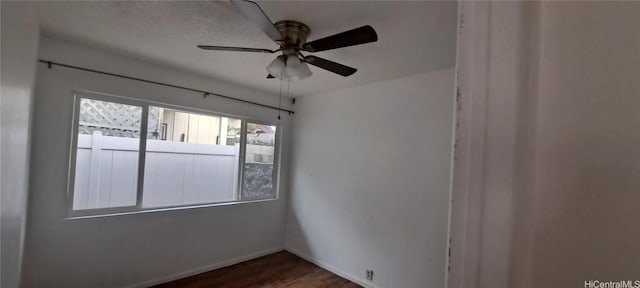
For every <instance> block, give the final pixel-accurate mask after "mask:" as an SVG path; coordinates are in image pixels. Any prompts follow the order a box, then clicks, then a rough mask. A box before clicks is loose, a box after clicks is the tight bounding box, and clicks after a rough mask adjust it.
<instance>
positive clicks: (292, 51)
mask: <svg viewBox="0 0 640 288" xmlns="http://www.w3.org/2000/svg"><path fill="white" fill-rule="evenodd" d="M231 4H233V6H234V7H235V9H236V10H237V11H238V12H239V13H240V14H242V15H243V16H245V17H246V18H247V19H249V21H251V22H253V24H255V25H256V26H258V28H260V30H262V31H263V32H264V33H265V34H267V36H269V38H271V40H273V41H274V42H276V44H277V45H278V47H279V48H277V49H275V50H271V49H264V48H246V47H228V46H210V45H198V47H199V48H201V49H204V50H216V51H235V52H258V53H270V54H273V53H277V52H282V55H279V56H278V57H276V59H274V60H273V61H272V62H271V64H269V66H267V71H269V75H268V76H267V78H278V79H282V80H285V81H294V80H302V79H306V78H308V77H309V76H311V74H312V73H311V70H309V67H308V66H307V65H306V64H305V63H308V64H311V65H313V66H316V67H318V68H322V69H325V70H327V71H330V72H333V73H336V74H339V75H342V76H344V77H347V76H350V75H352V74H353V73H355V72H356V71H357V69H355V68H353V67H349V66H346V65H342V64H339V63H336V62H333V61H330V60H327V59H323V58H320V57H316V56H312V55H309V56H305V55H303V54H302V52H310V53H314V52H320V51H326V50H331V49H337V48H342V47H348V46H354V45H360V44H365V43H370V42H375V41H378V35H377V34H376V31H375V30H374V29H373V27H371V26H369V25H366V26H362V27H359V28H355V29H352V30H349V31H345V32H342V33H338V34H335V35H332V36H328V37H324V38H321V39H317V40H314V41H311V42H307V36H309V32H311V30H310V29H309V27H308V26H307V25H305V24H304V23H302V22H299V21H293V20H282V21H278V22H276V23H275V24H273V23H272V22H271V20H269V17H267V15H266V14H265V13H264V11H262V9H261V8H260V6H258V4H256V3H255V2H253V1H249V0H231Z"/></svg>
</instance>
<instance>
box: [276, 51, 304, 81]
mask: <svg viewBox="0 0 640 288" xmlns="http://www.w3.org/2000/svg"><path fill="white" fill-rule="evenodd" d="M285 57H287V58H286V59H287V60H286V63H285V60H284V59H285ZM267 71H269V74H271V75H272V76H273V77H276V78H278V79H281V80H284V81H296V80H304V79H307V78H309V76H311V74H313V73H312V72H311V70H310V69H309V66H308V65H307V64H306V63H303V62H302V61H300V59H299V58H298V57H297V56H295V55H289V56H278V58H276V59H274V60H273V61H271V64H269V66H267Z"/></svg>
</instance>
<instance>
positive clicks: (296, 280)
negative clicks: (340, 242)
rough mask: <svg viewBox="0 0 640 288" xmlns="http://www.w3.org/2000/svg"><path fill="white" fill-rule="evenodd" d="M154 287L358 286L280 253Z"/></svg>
mask: <svg viewBox="0 0 640 288" xmlns="http://www.w3.org/2000/svg"><path fill="white" fill-rule="evenodd" d="M155 287H157V288H163V287H164V288H170V287H187V288H203V287H207V288H208V287H216V288H250V287H258V288H285V287H286V288H357V287H361V286H359V285H356V284H355V283H353V282H350V281H349V280H346V279H344V278H341V277H339V276H338V275H335V274H333V273H331V272H329V271H327V270H324V269H322V268H320V267H318V266H316V265H314V264H311V263H309V262H307V261H305V260H304V259H302V258H300V257H298V256H295V255H293V254H291V253H289V252H284V251H283V252H278V253H275V254H271V255H267V256H264V257H261V258H258V259H254V260H251V261H247V262H243V263H240V264H237V265H233V266H229V267H226V268H222V269H218V270H214V271H209V272H205V273H202V274H198V275H194V276H191V277H187V278H183V279H179V280H176V281H173V282H169V283H165V284H162V285H158V286H155Z"/></svg>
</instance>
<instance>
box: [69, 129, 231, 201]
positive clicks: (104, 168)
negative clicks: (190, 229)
mask: <svg viewBox="0 0 640 288" xmlns="http://www.w3.org/2000/svg"><path fill="white" fill-rule="evenodd" d="M139 141H140V139H138V138H125V137H113V136H102V133H101V132H99V131H96V132H94V133H93V135H86V134H80V135H78V149H77V155H76V173H75V182H74V199H73V209H74V210H80V209H92V208H106V207H120V206H131V205H135V204H136V191H137V182H138V181H137V179H138V148H139ZM239 155H240V145H239V144H236V145H235V146H220V145H205V144H191V143H184V142H171V141H160V140H147V154H146V156H145V162H146V164H145V176H144V191H143V200H142V206H143V207H164V206H175V205H185V204H198V203H211V202H224V201H233V200H237V198H238V196H237V193H236V191H237V189H236V186H237V183H238V179H237V177H238V173H237V171H238V165H239Z"/></svg>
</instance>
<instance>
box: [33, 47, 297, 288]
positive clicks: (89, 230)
mask: <svg viewBox="0 0 640 288" xmlns="http://www.w3.org/2000/svg"><path fill="white" fill-rule="evenodd" d="M40 57H41V58H43V59H47V60H52V61H58V62H62V63H66V64H71V65H78V66H83V67H90V68H93V69H98V70H105V71H109V72H115V73H122V74H126V75H130V76H135V77H141V78H147V79H153V80H156V81H165V82H169V83H174V84H178V85H184V86H188V87H194V88H199V89H203V90H212V91H217V92H219V93H222V94H225V95H230V96H235V97H241V98H244V99H248V100H254V101H260V102H263V103H267V104H277V103H278V102H277V98H276V97H275V95H268V94H265V93H263V92H260V91H255V90H250V89H245V88H241V87H237V86H234V85H232V84H229V83H224V82H218V81H214V80H210V79H206V78H202V77H198V76H195V75H190V74H187V73H183V72H180V71H174V70H171V69H168V68H165V67H162V66H156V65H152V64H149V63H145V62H141V61H137V60H135V59H130V58H126V57H122V56H118V55H115V54H110V53H105V52H101V51H98V50H94V49H90V48H86V47H83V46H78V45H73V44H69V43H67V42H63V41H58V40H54V39H51V38H46V37H45V38H41V49H40ZM274 85H277V83H274ZM73 89H80V90H90V91H95V92H100V93H107V94H113V95H120V96H128V97H133V98H138V99H143V100H152V101H159V102H164V103H172V104H176V105H181V106H188V107H196V108H202V109H208V110H211V111H222V112H227V113H231V114H236V115H241V116H249V117H252V118H256V119H258V120H262V121H275V120H276V116H277V113H276V112H275V111H272V110H266V109H264V108H259V107H257V106H250V105H247V104H242V103H237V102H231V101H229V100H224V99H220V98H216V97H208V98H206V99H203V97H202V95H198V94H194V93H190V92H185V91H181V90H177V89H171V88H165V87H160V86H155V85H151V84H144V83H138V82H134V81H131V80H125V79H118V78H113V77H109V76H103V75H98V74H93V73H87V72H82V71H77V70H71V69H67V68H62V67H56V66H54V67H53V68H52V69H51V70H50V69H48V68H47V66H46V65H45V64H40V65H38V80H37V86H36V96H35V106H34V111H35V112H34V121H33V123H34V127H33V148H32V154H31V157H32V163H33V165H32V170H31V173H32V175H31V176H32V178H31V183H30V184H31V195H30V199H29V222H28V227H27V228H28V230H27V242H26V253H25V268H24V270H25V272H24V277H23V278H24V286H25V287H125V286H131V285H134V286H135V285H149V284H154V283H157V282H158V281H163V280H168V279H171V278H175V277H179V276H185V275H186V274H189V273H193V272H203V270H210V269H214V268H217V267H219V266H220V265H225V264H229V263H232V262H235V261H237V260H239V259H247V258H250V257H255V256H256V255H260V254H263V253H268V252H273V251H276V250H280V249H282V246H283V242H284V240H283V235H284V213H285V207H284V206H285V201H284V198H285V196H286V195H284V194H282V193H281V198H280V199H279V200H275V201H267V202H260V203H245V204H240V205H230V206H218V207H208V208H198V209H186V210H176V211H163V212H152V213H144V214H136V215H123V216H112V217H101V218H90V219H75V220H70V219H65V217H66V216H67V215H66V214H65V193H66V185H67V171H68V162H69V150H70V144H71V143H70V141H71V140H70V139H71V138H70V133H71V119H72V118H71V117H72V105H73V102H72V101H73V98H72V90H73ZM288 118H289V117H288V116H287V114H286V113H285V114H284V115H283V126H284V129H283V139H284V142H283V144H284V148H283V149H282V150H283V151H287V149H288V148H287V146H288V143H287V142H288V141H287V140H286V139H287V138H288V132H289V131H288V129H287V126H288V124H287V122H288ZM285 158H286V157H285ZM286 163H287V161H286V159H284V160H283V161H282V169H283V171H287V166H286ZM281 177H283V178H284V179H283V180H282V182H283V183H285V184H286V183H287V179H286V174H285V173H283V174H282V175H281ZM281 191H286V185H282V186H281ZM185 273H186V274H185Z"/></svg>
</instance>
